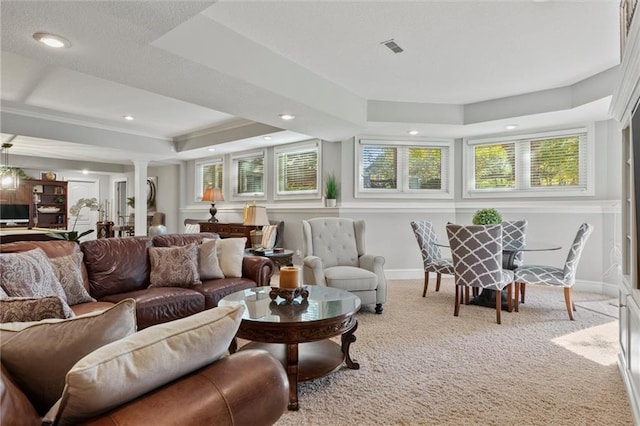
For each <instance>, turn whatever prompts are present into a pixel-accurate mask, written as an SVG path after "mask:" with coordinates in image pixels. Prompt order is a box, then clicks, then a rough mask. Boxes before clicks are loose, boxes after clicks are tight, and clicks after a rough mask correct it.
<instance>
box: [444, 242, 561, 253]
mask: <svg viewBox="0 0 640 426" xmlns="http://www.w3.org/2000/svg"><path fill="white" fill-rule="evenodd" d="M435 244H436V245H437V246H439V247H447V248H448V247H449V241H436V243H435ZM561 248H562V246H561V245H558V244H555V243H548V242H544V241H527V242H525V243H524V244H523V243H519V242H516V241H512V242H509V243H507V244H505V245H503V246H502V250H503V251H547V250H560V249H561Z"/></svg>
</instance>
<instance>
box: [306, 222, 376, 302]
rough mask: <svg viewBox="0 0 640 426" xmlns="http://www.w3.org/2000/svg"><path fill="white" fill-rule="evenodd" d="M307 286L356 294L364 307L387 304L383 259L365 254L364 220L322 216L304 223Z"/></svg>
mask: <svg viewBox="0 0 640 426" xmlns="http://www.w3.org/2000/svg"><path fill="white" fill-rule="evenodd" d="M302 238H303V240H304V252H303V256H304V268H303V276H304V282H305V284H316V285H325V286H328V287H335V288H341V289H343V290H348V291H350V292H352V293H354V294H356V295H357V296H358V297H359V298H360V301H361V303H362V305H374V304H375V305H376V306H375V310H376V313H377V314H381V313H382V304H383V303H385V302H386V301H387V280H386V278H385V276H384V268H383V266H384V257H382V256H376V255H373V254H365V245H364V221H363V220H352V219H346V218H338V217H319V218H314V219H309V220H303V221H302Z"/></svg>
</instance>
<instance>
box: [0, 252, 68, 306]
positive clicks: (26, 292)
mask: <svg viewBox="0 0 640 426" xmlns="http://www.w3.org/2000/svg"><path fill="white" fill-rule="evenodd" d="M0 285H1V286H2V289H3V290H4V291H5V293H7V295H9V296H10V297H45V296H58V297H59V298H60V299H61V300H62V302H63V304H62V307H63V309H64V312H65V315H66V316H67V318H71V317H73V316H74V314H73V311H72V310H71V308H70V307H69V305H68V304H67V296H66V295H65V294H64V290H63V289H62V286H61V285H60V282H59V281H58V279H57V278H56V275H55V273H54V272H53V268H52V266H51V263H49V258H48V257H47V255H46V254H45V253H44V251H43V250H42V249H41V248H36V249H33V250H29V251H25V252H21V253H0Z"/></svg>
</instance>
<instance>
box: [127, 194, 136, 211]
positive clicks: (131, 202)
mask: <svg viewBox="0 0 640 426" xmlns="http://www.w3.org/2000/svg"><path fill="white" fill-rule="evenodd" d="M127 205H128V206H129V207H131V208H132V209H135V208H136V197H127Z"/></svg>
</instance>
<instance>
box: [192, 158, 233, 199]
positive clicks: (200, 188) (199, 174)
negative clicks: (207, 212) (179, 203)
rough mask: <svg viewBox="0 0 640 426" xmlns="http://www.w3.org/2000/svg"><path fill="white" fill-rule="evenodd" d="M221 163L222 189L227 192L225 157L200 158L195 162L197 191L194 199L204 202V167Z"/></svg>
mask: <svg viewBox="0 0 640 426" xmlns="http://www.w3.org/2000/svg"><path fill="white" fill-rule="evenodd" d="M217 165H220V166H221V167H222V186H221V188H220V189H221V190H222V193H223V194H224V193H225V188H224V181H225V179H224V175H225V173H226V170H225V160H224V157H213V158H207V159H205V160H200V161H196V162H195V175H196V176H195V177H196V184H195V193H194V201H196V202H199V203H201V202H203V201H202V195H203V194H204V189H205V188H204V182H203V179H204V176H203V168H204V167H206V166H217Z"/></svg>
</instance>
